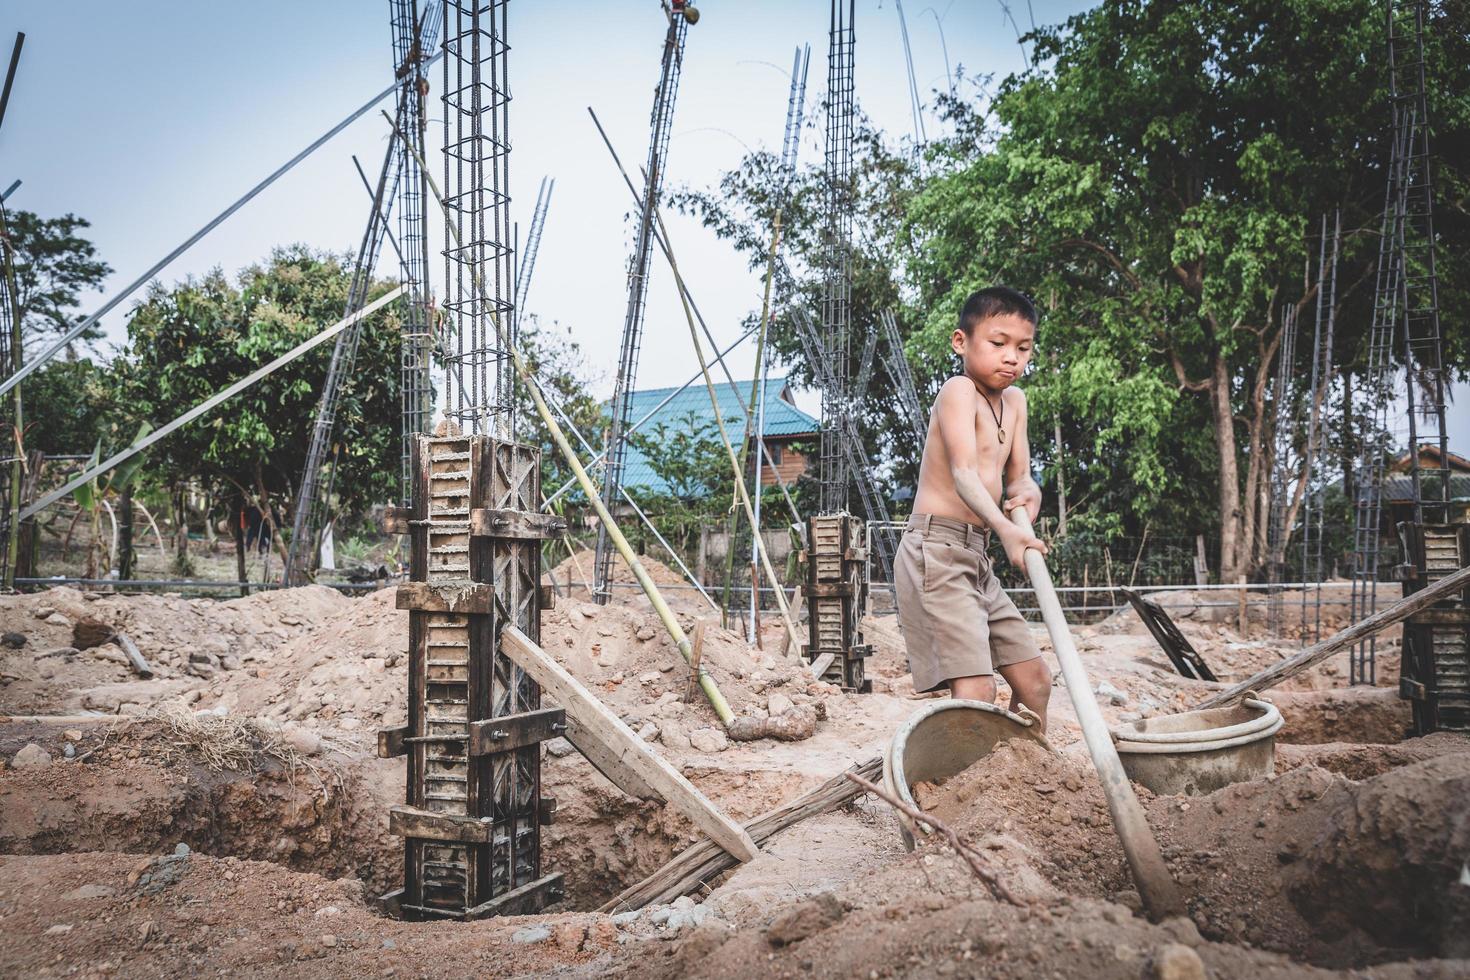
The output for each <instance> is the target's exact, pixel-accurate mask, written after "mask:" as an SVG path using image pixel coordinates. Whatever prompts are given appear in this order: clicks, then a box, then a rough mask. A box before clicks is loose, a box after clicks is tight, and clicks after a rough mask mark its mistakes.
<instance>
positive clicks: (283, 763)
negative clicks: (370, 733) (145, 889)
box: [0, 717, 401, 886]
mask: <svg viewBox="0 0 1470 980" xmlns="http://www.w3.org/2000/svg"><path fill="white" fill-rule="evenodd" d="M27 741H29V742H32V743H34V744H37V745H40V746H41V747H42V748H45V749H47V750H48V751H50V752H51V754H52V757H53V758H54V759H55V760H56V761H55V762H52V763H51V764H49V765H41V766H34V767H28V768H24V769H13V768H12V769H6V770H4V771H3V772H0V812H3V813H4V814H5V819H4V821H3V823H0V852H4V853H10V854H46V853H58V852H75V851H88V850H99V851H100V850H108V851H125V852H129V853H148V852H153V851H158V850H163V849H169V848H172V847H173V846H174V844H176V843H178V842H180V841H182V842H184V843H186V844H188V845H189V846H190V847H191V848H193V849H195V850H199V851H203V852H206V853H210V854H216V855H220V856H229V855H234V856H236V857H247V858H253V859H259V860H269V861H273V862H275V863H277V864H280V865H283V866H286V867H290V868H295V869H299V870H311V871H317V872H321V873H326V874H331V875H333V876H334V877H335V876H341V875H351V876H357V877H361V878H363V879H364V880H367V881H369V882H371V883H372V884H373V885H375V886H384V885H386V884H387V882H389V881H392V880H395V879H396V878H398V877H399V876H400V874H401V865H400V862H401V852H400V848H399V846H398V842H397V840H396V839H394V838H390V837H388V835H387V833H386V831H387V816H386V813H387V806H388V802H387V801H388V800H389V799H391V800H393V801H395V802H396V796H397V795H398V794H399V793H400V792H401V788H400V787H399V785H397V783H398V781H399V780H401V776H400V777H397V778H396V779H395V778H393V774H392V773H391V772H388V771H385V770H382V769H376V770H375V769H374V767H372V766H371V765H357V764H352V763H349V762H348V760H345V759H338V760H333V759H332V758H330V757H324V756H321V755H313V756H311V757H306V756H302V755H300V754H298V753H297V752H296V751H294V750H293V749H292V748H290V747H289V746H287V745H285V744H284V743H282V742H281V741H280V739H279V738H277V737H275V736H274V735H273V734H271V733H268V732H263V731H261V730H260V729H258V728H255V727H254V726H252V725H250V724H249V723H242V722H236V721H231V720H228V719H221V718H217V717H206V718H199V719H195V718H192V717H187V718H180V719H177V720H166V719H161V718H150V719H140V720H136V721H127V722H121V723H119V724H117V725H113V726H94V727H92V728H90V729H79V730H73V731H66V730H63V729H60V728H56V727H54V726H52V727H48V728H47V729H44V730H40V731H33V732H32V733H31V737H28V738H27ZM67 743H70V744H72V746H73V752H74V753H75V755H76V757H77V761H67V760H66V757H65V745H66V744H67ZM374 762H376V760H374ZM385 776H386V777H388V778H384V777H385Z"/></svg>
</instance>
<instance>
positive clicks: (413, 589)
mask: <svg viewBox="0 0 1470 980" xmlns="http://www.w3.org/2000/svg"><path fill="white" fill-rule="evenodd" d="M397 606H398V608H399V609H415V610H418V611H419V612H452V613H488V612H491V611H493V610H494V608H495V589H494V587H493V586H490V585H482V584H480V583H478V582H462V583H457V584H455V585H435V584H432V583H429V582H404V583H403V584H401V585H399V586H398V595H397Z"/></svg>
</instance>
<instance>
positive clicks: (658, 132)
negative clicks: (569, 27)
mask: <svg viewBox="0 0 1470 980" xmlns="http://www.w3.org/2000/svg"><path fill="white" fill-rule="evenodd" d="M676 6H678V7H679V8H681V9H680V10H673V11H670V12H669V26H668V30H667V32H666V33H665V35H664V47H663V57H662V59H661V61H660V65H659V79H658V87H657V88H655V89H654V93H653V112H652V114H651V116H650V119H649V141H648V160H647V162H646V163H645V164H644V168H643V179H644V185H643V198H642V207H641V208H640V209H639V215H638V233H637V236H636V237H635V238H634V241H633V256H632V259H631V260H630V261H629V263H628V305H627V308H626V309H625V310H624V312H623V339H622V344H621V346H620V347H619V350H618V373H617V378H616V379H615V380H614V382H613V397H612V402H611V403H610V404H609V406H608V412H609V424H608V430H607V456H606V461H605V463H604V471H603V477H602V490H601V492H602V503H603V506H605V507H606V508H607V509H608V511H609V512H610V513H612V512H615V511H616V509H617V508H618V507H620V506H621V500H622V492H621V488H622V485H623V468H624V464H625V462H626V460H627V457H628V445H627V443H628V438H627V431H628V423H629V421H630V413H631V412H632V407H633V391H634V389H635V388H636V387H637V381H638V355H639V351H640V349H641V347H642V344H643V312H644V307H645V306H646V304H647V299H648V272H649V260H650V256H651V254H652V250H653V240H654V234H655V229H654V216H655V214H656V213H657V210H658V204H659V194H660V191H661V189H662V187H663V180H664V161H665V159H666V157H667V156H668V152H669V135H670V133H671V132H672V130H673V125H674V102H675V100H676V99H677V97H678V94H679V77H680V75H681V74H682V70H683V65H684V38H685V36H686V35H687V34H688V33H689V24H690V19H689V17H688V16H686V14H685V13H683V12H682V11H683V9H684V8H685V5H683V4H677V5H676ZM614 561H615V555H614V549H613V546H612V541H611V540H610V539H609V538H608V536H607V529H606V528H605V527H603V526H602V525H598V528H597V551H596V555H595V568H594V573H593V584H592V597H593V599H595V600H596V601H597V602H598V603H599V604H602V605H606V604H607V602H608V600H609V599H611V598H612V588H611V586H610V584H609V583H610V582H611V581H612V569H613V563H614Z"/></svg>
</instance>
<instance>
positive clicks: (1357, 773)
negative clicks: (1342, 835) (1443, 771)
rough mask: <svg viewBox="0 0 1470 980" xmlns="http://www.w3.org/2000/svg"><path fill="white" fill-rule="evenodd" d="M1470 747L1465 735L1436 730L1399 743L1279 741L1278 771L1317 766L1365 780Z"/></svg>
mask: <svg viewBox="0 0 1470 980" xmlns="http://www.w3.org/2000/svg"><path fill="white" fill-rule="evenodd" d="M1466 749H1470V744H1467V742H1466V739H1465V737H1464V736H1463V735H1455V734H1451V733H1449V732H1436V733H1435V734H1433V735H1426V736H1425V737H1423V738H1412V739H1409V740H1408V741H1405V742H1400V743H1398V744H1397V745H1359V744H1357V743H1355V742H1322V743H1318V744H1313V745H1294V744H1290V743H1283V742H1277V744H1276V771H1277V772H1287V771H1290V770H1292V769H1297V768H1299V767H1301V766H1317V767H1319V768H1322V769H1326V770H1328V771H1329V772H1335V773H1337V774H1338V775H1340V776H1346V777H1347V778H1348V779H1353V780H1358V781H1361V780H1364V779H1370V778H1372V777H1373V776H1378V775H1381V774H1383V773H1385V772H1388V771H1389V770H1390V769H1397V768H1398V767H1399V766H1407V765H1412V764H1413V763H1415V762H1422V761H1424V760H1425V759H1431V758H1434V757H1435V756H1438V755H1442V754H1444V753H1445V752H1463V751H1465V750H1466Z"/></svg>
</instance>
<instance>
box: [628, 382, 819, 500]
mask: <svg viewBox="0 0 1470 980" xmlns="http://www.w3.org/2000/svg"><path fill="white" fill-rule="evenodd" d="M750 385H751V382H749V381H737V382H735V384H734V385H733V386H731V385H729V384H717V385H715V397H716V398H717V399H718V400H719V404H720V417H721V418H722V419H723V420H724V422H725V431H726V432H727V433H729V435H730V438H731V439H732V440H739V439H740V438H741V437H742V436H743V435H744V434H745V409H746V407H747V406H748V405H749V404H750ZM676 390H677V389H675V388H651V389H648V390H646V391H635V392H633V395H632V410H631V411H630V412H629V417H630V418H631V420H632V421H634V422H636V421H638V420H639V419H641V418H643V416H645V415H647V414H648V413H649V412H650V411H652V410H653V409H654V408H655V407H657V406H659V403H660V402H663V401H664V400H665V399H668V404H665V405H663V406H661V407H658V410H657V411H656V412H654V414H653V417H651V418H650V419H649V420H648V421H647V422H644V423H643V424H642V425H641V426H639V427H638V431H639V432H641V433H643V434H645V435H646V434H650V433H652V432H654V431H655V430H656V429H657V427H658V426H659V424H660V423H661V424H662V425H663V426H664V428H665V430H667V431H674V430H676V429H685V428H686V427H687V426H688V423H689V416H690V415H691V413H692V415H693V421H694V425H695V427H696V428H698V427H699V426H701V425H707V426H708V427H709V429H708V435H709V437H710V438H713V439H719V431H718V430H717V428H716V427H715V415H714V411H713V410H712V409H711V408H710V401H709V391H708V390H707V389H706V388H705V386H704V385H703V384H692V385H690V386H689V387H688V388H685V389H684V390H683V391H681V392H679V393H678V394H677V395H675V394H674V392H675V391H676ZM670 395H673V397H672V398H670V397H669V396H670ZM821 428H822V424H821V422H820V421H818V420H817V419H815V418H813V417H812V416H810V415H808V414H807V413H805V412H803V411H802V410H801V409H799V408H797V407H796V404H795V402H794V401H793V399H792V395H791V386H790V385H789V384H787V383H786V379H785V378H768V379H766V399H765V419H764V431H765V443H766V448H767V449H769V450H770V453H771V459H772V460H773V461H774V462H775V464H776V469H777V471H778V472H779V474H780V477H781V480H782V481H783V482H784V483H786V484H788V485H789V484H792V483H795V482H796V480H797V478H798V477H800V476H801V475H802V474H803V473H805V472H806V467H807V457H806V456H805V455H804V454H802V453H800V452H798V451H797V450H796V449H795V448H793V444H794V443H796V442H797V441H799V440H802V439H810V438H812V437H814V436H817V435H818V434H819V433H820V432H821ZM735 448H736V450H737V451H738V450H739V448H740V446H739V444H738V442H737V445H736V447H735ZM761 466H762V469H761V484H762V486H772V485H774V484H775V483H776V473H772V472H771V467H770V465H769V463H767V462H765V461H764V460H763V461H762V462H761ZM623 486H625V487H627V488H628V489H629V490H638V489H642V490H644V491H650V492H653V493H668V492H669V487H668V485H667V484H665V483H664V481H663V480H661V479H660V478H659V477H658V475H657V474H656V473H654V472H653V468H652V467H650V466H649V465H648V460H647V458H645V457H644V455H643V453H641V452H639V450H638V447H637V446H635V445H631V444H630V445H629V446H628V456H627V460H626V462H625V463H624V468H623Z"/></svg>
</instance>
